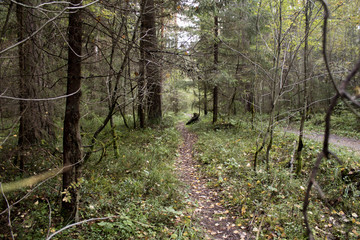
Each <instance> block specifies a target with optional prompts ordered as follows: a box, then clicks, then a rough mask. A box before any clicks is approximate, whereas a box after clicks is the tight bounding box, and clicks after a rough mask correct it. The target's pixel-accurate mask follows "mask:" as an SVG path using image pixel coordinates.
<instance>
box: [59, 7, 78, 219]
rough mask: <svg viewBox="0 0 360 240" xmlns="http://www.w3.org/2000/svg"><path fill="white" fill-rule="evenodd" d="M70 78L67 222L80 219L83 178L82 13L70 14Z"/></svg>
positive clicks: (66, 128)
mask: <svg viewBox="0 0 360 240" xmlns="http://www.w3.org/2000/svg"><path fill="white" fill-rule="evenodd" d="M81 3H82V0H72V1H71V4H72V5H73V6H74V5H75V6H79V5H81ZM68 36H69V37H68V41H69V48H68V77H67V94H72V93H75V92H76V91H79V92H77V93H76V94H74V95H72V96H70V97H68V98H67V99H66V110H65V119H64V136H63V164H64V173H63V191H65V192H66V193H67V196H66V197H64V198H63V201H62V209H61V211H62V215H63V217H64V221H69V220H73V219H74V218H75V220H78V219H77V217H78V216H77V211H78V208H77V205H78V199H79V196H78V193H77V189H76V186H75V185H74V184H76V183H77V182H78V179H79V177H80V165H81V160H82V152H81V137H80V125H79V120H80V96H81V93H80V87H81V45H82V42H81V37H82V20H81V10H75V11H74V12H72V13H70V14H69V32H68Z"/></svg>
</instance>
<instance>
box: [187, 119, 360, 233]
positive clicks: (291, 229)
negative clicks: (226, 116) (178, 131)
mask: <svg viewBox="0 0 360 240" xmlns="http://www.w3.org/2000/svg"><path fill="white" fill-rule="evenodd" d="M231 122H232V123H233V124H234V123H235V122H236V121H234V120H232V121H231ZM234 125H235V128H232V129H223V130H217V131H214V130H213V129H214V128H213V126H212V125H211V123H210V118H208V119H206V118H205V119H203V121H202V122H200V123H198V124H194V125H192V126H191V127H189V128H190V129H191V130H192V131H194V132H196V133H197V134H198V136H199V140H198V143H197V144H196V151H195V152H196V158H197V159H198V160H199V161H200V163H201V164H202V166H201V168H200V169H201V170H202V172H203V173H204V174H206V175H207V176H209V177H210V178H211V179H212V181H211V182H210V183H209V185H210V186H211V187H217V188H219V189H220V190H221V196H222V201H223V202H224V203H225V204H226V205H227V206H228V207H229V208H230V209H232V212H233V214H235V215H236V216H237V220H236V222H237V224H238V225H239V226H242V227H243V228H244V229H246V230H249V231H250V232H251V234H253V235H257V234H258V235H259V239H305V230H304V226H303V215H302V204H303V199H304V195H305V189H306V187H307V182H308V177H309V172H310V169H311V167H312V165H313V163H314V161H315V159H316V156H317V154H318V153H319V151H320V149H321V143H317V142H314V141H306V142H305V144H306V145H305V149H304V151H303V159H304V168H303V171H302V172H301V174H300V175H299V176H296V175H295V174H294V173H292V172H290V168H289V162H290V159H291V155H292V153H293V148H294V145H293V141H294V140H296V137H295V136H294V135H286V136H284V134H283V133H282V132H275V135H274V143H273V148H272V151H271V154H270V156H271V161H270V170H269V171H266V166H265V163H263V160H264V159H265V156H264V155H265V151H264V150H263V151H262V152H261V154H260V156H259V159H260V165H259V167H258V171H257V172H256V173H255V172H254V171H253V158H254V152H255V143H256V140H257V137H258V136H259V131H257V130H251V127H250V124H248V123H247V120H246V116H245V117H244V116H243V118H242V120H241V121H240V120H239V121H238V122H237V123H235V124H234ZM257 127H259V129H261V126H259V125H257V126H255V129H257ZM336 152H337V154H338V156H339V158H340V159H342V161H343V162H344V164H343V165H340V164H339V163H338V162H337V161H336V160H335V159H329V160H323V162H322V164H321V166H320V171H319V174H318V178H317V181H318V183H319V185H320V186H321V187H322V190H323V192H324V193H325V195H326V197H327V200H328V203H327V204H326V203H325V202H323V201H322V200H321V198H320V196H319V194H318V193H317V192H316V190H314V189H313V191H312V196H311V204H310V206H309V218H310V223H311V226H312V228H313V229H314V232H315V235H316V238H317V239H325V237H326V236H328V237H329V236H331V235H332V236H333V237H336V238H337V239H358V237H359V235H358V234H360V218H359V217H358V216H360V204H359V200H360V198H359V196H360V191H359V190H360V186H359V185H358V183H357V182H356V181H354V182H350V181H344V179H343V174H344V173H346V172H347V171H354V170H359V168H360V165H359V158H358V157H357V156H354V155H353V154H351V153H349V152H346V151H344V150H341V149H337V150H336ZM294 169H295V166H294Z"/></svg>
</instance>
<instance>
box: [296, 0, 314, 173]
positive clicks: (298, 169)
mask: <svg viewBox="0 0 360 240" xmlns="http://www.w3.org/2000/svg"><path fill="white" fill-rule="evenodd" d="M305 4H306V5H305V39H304V83H303V104H304V105H303V110H302V111H301V112H300V113H301V121H300V129H299V140H298V148H297V151H296V162H297V165H296V174H300V172H301V169H302V165H303V163H302V158H301V152H302V149H303V147H304V143H303V135H304V126H305V120H306V115H307V108H308V106H307V105H308V104H307V98H308V96H307V84H306V82H307V79H308V54H309V53H308V52H309V51H308V48H309V42H308V37H309V32H310V19H309V18H310V14H309V11H311V9H310V4H311V2H310V1H309V0H306V3H305ZM310 13H311V12H310Z"/></svg>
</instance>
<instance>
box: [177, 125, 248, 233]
mask: <svg viewBox="0 0 360 240" xmlns="http://www.w3.org/2000/svg"><path fill="white" fill-rule="evenodd" d="M177 129H178V130H179V131H180V132H181V135H182V137H183V143H182V144H181V145H180V146H179V150H178V151H179V157H178V158H177V160H176V168H177V172H178V175H179V179H180V180H182V181H183V182H184V183H185V184H186V186H187V189H188V198H189V200H190V205H191V207H192V208H193V209H192V212H191V215H192V216H191V218H192V220H194V221H196V222H198V223H199V224H200V226H201V227H202V228H203V229H204V232H205V239H250V238H249V237H248V234H247V233H246V232H244V231H242V230H241V229H240V227H238V226H236V224H235V217H234V216H230V214H229V211H228V210H227V209H226V208H225V207H223V206H222V204H221V202H220V198H219V197H218V192H217V189H211V188H208V187H207V186H206V184H207V182H208V181H209V179H207V178H206V177H204V176H202V175H201V174H200V173H199V171H198V168H199V164H198V163H197V162H196V160H195V159H194V158H193V145H194V143H196V140H197V137H196V135H195V134H193V133H190V132H189V131H188V130H187V129H186V127H185V125H184V123H181V124H179V125H178V126H177Z"/></svg>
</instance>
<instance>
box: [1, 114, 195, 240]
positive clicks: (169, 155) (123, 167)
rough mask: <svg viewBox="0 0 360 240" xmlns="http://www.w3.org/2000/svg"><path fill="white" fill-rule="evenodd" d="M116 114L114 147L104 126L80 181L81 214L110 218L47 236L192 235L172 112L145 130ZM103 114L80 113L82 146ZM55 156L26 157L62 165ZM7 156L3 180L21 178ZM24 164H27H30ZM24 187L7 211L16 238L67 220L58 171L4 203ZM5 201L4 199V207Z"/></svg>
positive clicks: (43, 232) (4, 219) (37, 234)
mask: <svg viewBox="0 0 360 240" xmlns="http://www.w3.org/2000/svg"><path fill="white" fill-rule="evenodd" d="M120 121H121V120H120V118H115V125H116V127H115V133H116V137H117V143H118V153H115V152H114V150H113V145H112V137H111V132H110V128H109V127H107V128H106V129H105V130H104V131H103V132H102V133H101V134H100V136H99V137H98V139H97V142H96V147H95V148H94V151H95V152H94V153H93V155H92V157H91V159H90V160H89V161H88V162H87V163H86V164H84V166H83V170H82V171H83V175H82V179H81V181H80V182H81V185H80V187H79V188H80V193H81V200H80V211H79V212H80V220H84V219H91V218H100V217H111V218H109V219H107V220H102V221H91V222H88V223H85V224H81V225H79V226H77V227H72V228H69V229H67V230H65V231H63V232H61V233H59V234H57V235H55V236H54V237H53V238H52V239H197V238H198V235H199V233H198V230H197V229H196V228H195V227H194V226H193V223H192V222H191V221H190V220H189V218H188V217H187V216H186V214H185V206H186V203H185V202H184V201H185V200H184V198H183V193H182V192H181V189H182V188H181V183H180V182H179V181H178V180H177V178H176V174H175V173H174V168H173V164H174V160H175V157H176V155H177V154H176V151H177V147H178V144H179V138H180V136H179V133H178V131H177V130H176V129H175V127H174V118H173V117H171V116H170V117H166V118H165V120H164V121H163V122H162V123H161V125H160V127H154V128H146V129H143V130H133V129H127V128H125V127H124V126H122V125H121V122H120ZM100 122H101V119H97V118H89V119H85V120H84V121H83V123H82V130H83V134H82V136H83V142H84V145H85V146H86V144H87V142H89V140H90V139H89V137H90V136H91V133H92V132H94V131H95V129H94V128H95V126H98V125H99V123H100ZM85 150H86V149H85ZM60 151H61V150H60ZM116 155H119V157H116ZM54 159H55V157H53V160H51V161H49V162H46V159H45V158H44V157H43V158H37V159H34V160H33V162H32V163H31V165H37V164H42V165H43V164H44V162H45V165H47V166H46V167H48V168H49V167H51V165H52V167H53V165H60V166H61V156H58V158H57V159H56V161H55V160H54ZM10 163H11V160H10V159H9V161H8V162H4V163H3V164H2V169H5V170H9V171H7V172H6V171H4V175H3V174H2V176H1V179H0V180H1V181H3V182H4V181H5V182H6V181H8V180H12V179H18V177H16V178H14V177H10V176H14V175H15V172H16V171H15V170H14V169H12V168H11V167H10V165H11V164H10ZM42 165H41V166H42ZM26 167H27V170H29V168H30V166H28V165H26ZM46 167H44V168H45V169H46ZM34 168H35V167H34ZM32 174H34V173H31V172H29V175H32ZM5 175H6V176H7V177H6V179H5ZM28 192H29V193H30V195H29V196H27V197H26V198H25V199H24V200H22V201H20V202H19V203H18V204H17V205H15V206H13V207H12V208H11V211H10V219H11V224H12V227H11V229H12V231H13V234H14V237H15V238H16V239H45V238H46V236H49V235H50V234H52V233H54V232H55V231H57V230H59V229H61V228H62V227H64V226H65V225H64V224H66V223H65V222H64V221H63V220H62V219H61V216H60V203H61V198H63V197H64V196H63V195H62V194H61V176H58V177H55V178H52V179H50V180H48V181H46V182H45V183H43V184H42V185H41V186H39V187H38V188H37V189H32V190H30V189H29V190H23V191H17V192H13V193H11V194H8V195H7V199H8V201H9V204H13V203H14V202H16V201H17V200H19V199H20V198H21V197H23V196H24V195H26V194H27V193H28ZM6 205H7V204H6V203H5V201H3V200H2V201H1V209H5V208H6ZM8 217H9V215H8V212H5V213H4V214H2V215H1V216H0V222H1V223H2V227H1V228H0V230H1V231H0V238H1V239H7V238H11V233H10V228H9V226H7V223H8V221H9V218H8Z"/></svg>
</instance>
